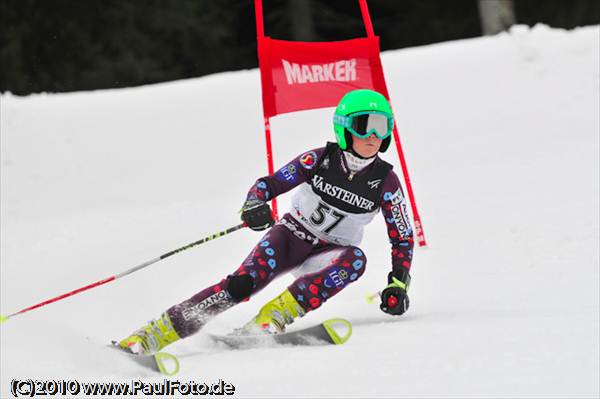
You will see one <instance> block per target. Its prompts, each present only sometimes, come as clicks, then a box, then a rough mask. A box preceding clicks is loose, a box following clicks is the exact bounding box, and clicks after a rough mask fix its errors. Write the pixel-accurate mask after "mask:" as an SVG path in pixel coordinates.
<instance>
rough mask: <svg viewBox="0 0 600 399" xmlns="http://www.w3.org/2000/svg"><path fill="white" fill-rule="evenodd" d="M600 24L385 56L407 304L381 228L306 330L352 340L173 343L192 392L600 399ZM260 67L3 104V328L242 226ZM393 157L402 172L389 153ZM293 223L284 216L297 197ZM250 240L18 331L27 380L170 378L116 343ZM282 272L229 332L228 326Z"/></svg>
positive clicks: (311, 125) (258, 161)
mask: <svg viewBox="0 0 600 399" xmlns="http://www.w3.org/2000/svg"><path fill="white" fill-rule="evenodd" d="M599 37H600V31H599V28H598V26H595V27H587V28H580V29H575V30H573V31H564V30H559V29H550V28H548V27H545V26H537V27H535V28H531V29H530V28H527V27H523V26H517V27H514V28H513V29H512V30H511V31H510V32H508V33H503V34H500V35H498V36H494V37H485V38H477V39H470V40H462V41H456V42H448V43H443V44H437V45H432V46H426V47H419V48H410V49H404V50H398V51H391V52H387V53H384V54H383V55H382V60H383V66H384V70H385V73H386V77H387V82H388V86H389V90H390V94H391V98H392V99H393V107H394V109H395V111H396V116H397V123H398V126H399V131H400V135H401V138H402V141H403V146H404V150H405V154H406V156H407V160H408V165H409V171H410V174H411V179H412V182H413V186H414V189H415V194H416V198H417V200H418V205H419V210H420V212H421V216H422V220H423V226H424V228H425V234H426V237H427V240H428V243H429V247H428V248H427V249H416V250H415V256H414V262H413V272H412V274H413V284H412V287H411V290H410V298H411V308H410V310H409V312H408V313H407V314H406V315H404V316H402V317H392V316H388V315H386V314H384V313H382V312H381V311H380V310H379V308H378V306H377V305H369V304H367V303H366V302H365V300H364V297H365V295H366V294H368V293H371V292H373V291H377V290H379V289H382V288H383V286H384V285H385V283H386V276H387V273H388V271H389V270H390V254H389V243H388V242H387V238H386V233H385V227H384V223H383V219H382V218H380V217H379V218H376V219H375V221H374V222H373V223H372V224H371V225H370V226H369V227H368V229H367V231H366V235H365V239H364V241H363V243H362V244H361V247H362V248H363V250H364V251H365V252H366V254H367V258H368V266H367V272H366V273H365V275H364V276H363V278H361V280H359V281H357V282H356V283H354V284H352V285H351V286H349V287H348V288H347V289H345V290H344V291H343V292H342V293H340V294H339V295H338V296H336V297H335V298H333V299H331V300H330V301H329V302H327V303H326V305H324V306H323V307H322V308H321V309H319V310H318V311H315V312H313V313H310V314H309V315H307V316H306V317H304V318H303V319H301V320H300V321H298V322H297V323H296V324H294V325H293V326H292V327H293V328H299V327H302V326H308V325H310V324H311V323H315V322H317V321H319V320H323V319H325V318H329V317H334V316H337V317H344V318H347V319H348V320H350V321H352V322H353V324H354V334H353V336H352V338H351V339H350V341H349V342H348V343H347V344H346V345H343V346H340V347H303V348H293V347H283V348H268V349H252V350H239V351H225V350H223V349H222V348H220V347H218V346H216V345H215V344H212V343H211V342H210V341H209V339H208V338H207V337H206V334H205V333H199V334H197V335H195V336H193V337H191V338H189V339H186V340H183V341H180V342H178V343H176V344H175V345H173V346H172V347H170V348H169V349H170V352H172V353H174V354H177V355H180V356H181V363H182V371H181V373H180V374H179V376H178V377H177V378H178V379H179V380H180V381H189V380H194V381H198V382H201V381H207V382H212V381H216V380H218V379H219V378H221V379H224V380H226V381H228V382H230V383H232V384H234V386H235V387H236V391H235V392H236V395H238V396H241V397H244V396H245V397H288V396H295V397H299V396H335V397H364V396H369V397H372V396H377V397H386V396H395V397H397V396H401V397H598V395H599V394H600V389H599V381H598V378H599V377H598V375H599V371H600V370H599V358H600V353H599V294H598V293H599V287H598V285H599V272H598V264H599V254H598V242H599V234H598V230H599V229H598V220H599V214H598V213H599V199H598V198H599V181H600V178H599V164H598V158H599V130H600V122H599V115H598V109H599V106H600V104H599V102H600V101H599V93H600V76H599V58H600V57H599V50H598V49H599V48H600V43H599V42H600V40H599ZM261 115H262V107H261V98H260V84H259V73H258V71H257V70H251V71H242V72H235V73H224V74H218V75H213V76H208V77H204V78H200V79H193V80H187V81H179V82H172V83H167V84H159V85H153V86H147V87H140V88H134V89H126V90H106V91H98V92H81V93H73V94H57V95H32V96H29V97H26V98H17V97H14V96H11V95H4V96H2V97H1V166H2V169H1V175H0V176H1V189H2V190H1V219H2V221H1V225H0V226H1V234H2V236H1V238H2V240H1V258H0V259H1V271H2V274H1V277H2V279H1V280H2V282H1V291H2V292H1V309H0V311H1V313H2V314H10V313H12V312H15V311H17V310H20V309H22V308H25V307H27V306H29V305H32V304H35V303H38V302H40V301H42V300H44V299H47V298H50V297H53V296H56V295H59V294H62V293H64V292H66V291H69V290H72V289H75V288H78V287H81V286H83V285H86V284H89V283H91V282H94V281H97V280H100V279H102V278H105V277H109V276H112V275H114V274H116V273H119V272H121V271H124V270H126V269H128V268H130V267H133V266H135V265H137V264H140V263H142V262H144V261H146V260H149V259H152V258H154V257H156V256H159V255H160V254H162V253H165V252H167V251H170V250H171V249H175V248H177V247H179V246H181V245H184V244H186V243H189V242H192V241H195V240H197V239H199V238H201V237H204V236H206V235H209V234H211V233H213V232H216V231H219V230H222V229H224V228H227V227H229V226H232V225H235V224H237V223H239V215H238V213H237V212H238V210H239V208H240V206H241V204H242V202H243V199H244V198H245V194H246V191H247V189H248V188H249V187H250V185H251V184H252V183H253V182H254V181H255V179H256V178H258V177H260V176H262V175H264V174H265V173H266V161H265V155H264V136H263V125H262V117H261ZM331 119H332V109H326V110H319V111H309V112H302V113H298V114H292V115H286V116H280V117H276V118H274V119H273V120H272V129H273V135H274V137H273V139H274V152H275V164H276V165H282V164H283V163H284V162H286V161H287V160H289V159H291V158H292V157H294V156H296V155H298V154H299V153H301V152H303V151H305V150H307V149H310V148H315V147H319V146H322V145H324V144H325V142H326V141H327V140H330V141H331V140H333V133H332V126H331ZM383 157H384V158H385V159H386V160H388V161H390V162H392V163H394V165H395V168H396V170H397V171H398V173H399V174H400V167H399V164H398V157H397V154H396V152H395V150H394V149H393V148H392V150H391V151H388V153H386V154H384V155H383ZM280 206H281V207H282V208H283V209H286V208H287V207H288V206H289V196H287V195H286V196H284V197H282V198H281V203H280ZM260 237H261V233H255V232H252V231H250V230H247V229H245V230H243V231H240V232H236V233H234V234H232V235H230V236H227V237H225V238H221V239H219V240H215V241H213V242H210V243H207V244H205V245H202V246H201V247H197V248H195V249H193V250H189V251H186V252H183V253H180V254H177V255H176V256H173V257H171V258H169V259H167V260H164V261H162V262H159V263H157V264H155V265H152V266H151V267H149V268H147V269H144V270H142V271H140V272H137V273H135V274H133V275H130V276H127V277H125V278H123V279H120V280H117V281H116V282H113V283H110V284H108V285H105V286H102V287H99V288H96V289H93V290H91V291H88V292H86V293H82V294H79V295H77V296H74V297H71V298H68V299H65V300H62V301H60V302H57V303H54V304H52V305H48V306H46V307H43V308H40V309H37V310H34V311H31V312H29V313H25V314H23V315H20V316H18V317H15V318H13V319H10V320H9V321H8V322H6V323H5V324H3V325H2V327H1V330H0V331H1V352H2V355H1V358H2V360H1V382H0V384H1V387H0V388H1V391H0V394H1V396H2V397H3V398H5V397H9V396H10V392H9V385H10V381H11V380H12V379H15V378H20V379H24V378H32V379H38V380H44V379H50V378H69V379H78V380H80V381H128V380H131V379H138V378H141V379H143V380H144V381H154V380H161V379H162V378H161V377H160V376H158V377H157V376H155V375H153V374H152V373H150V372H147V371H145V370H143V369H141V368H139V367H138V366H137V365H136V364H134V363H132V362H131V361H130V359H128V358H126V357H123V356H121V355H120V354H119V353H116V352H114V351H111V350H108V349H107V347H106V345H107V343H109V342H110V340H112V339H120V338H122V337H124V336H126V335H127V334H129V333H130V332H132V331H133V330H134V329H136V328H138V327H140V326H141V325H142V324H144V323H145V322H147V321H148V320H150V319H152V318H156V317H158V316H159V315H160V313H161V312H162V311H163V310H165V309H166V308H168V307H169V306H171V305H173V304H175V303H178V302H180V301H182V300H184V299H186V298H188V297H190V296H191V295H193V294H195V293H196V292H198V291H199V290H201V289H202V288H204V287H205V286H206V285H208V284H211V283H214V282H217V281H218V280H220V279H221V278H223V277H225V276H226V275H227V274H228V273H230V272H231V271H233V270H234V269H235V268H236V267H237V266H238V265H239V264H240V263H241V261H242V260H243V258H244V257H245V256H246V255H247V253H248V252H249V251H250V249H251V248H252V247H253V245H254V244H255V243H256V242H257V240H259V238H260ZM291 281H292V280H291V276H284V277H282V278H280V279H279V280H277V281H275V282H274V283H273V284H272V285H271V286H269V287H268V288H267V289H265V290H263V291H262V292H261V293H260V294H258V295H257V296H255V297H254V298H253V299H252V300H251V301H249V302H246V303H243V304H240V305H239V306H237V307H236V308H234V309H232V310H230V311H229V312H226V313H224V314H223V315H221V317H219V318H217V319H215V320H214V321H212V322H211V323H210V324H209V325H208V326H207V327H206V330H205V331H210V332H227V331H229V330H230V329H232V328H234V327H238V326H240V325H241V324H242V323H244V322H246V321H247V320H248V319H249V318H250V317H252V316H253V315H254V314H255V312H256V311H257V310H258V308H259V307H260V306H261V305H262V304H263V303H264V302H265V301H266V300H269V299H271V298H272V297H274V296H275V295H276V294H279V293H280V292H281V290H282V289H283V288H284V287H285V286H286V285H287V284H289V283H290V282H291Z"/></svg>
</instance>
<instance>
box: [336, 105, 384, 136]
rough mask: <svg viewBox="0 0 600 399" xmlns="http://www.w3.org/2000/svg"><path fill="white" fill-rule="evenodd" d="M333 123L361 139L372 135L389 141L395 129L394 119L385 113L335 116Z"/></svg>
mask: <svg viewBox="0 0 600 399" xmlns="http://www.w3.org/2000/svg"><path fill="white" fill-rule="evenodd" d="M333 121H334V123H336V124H338V125H340V126H343V127H345V128H346V129H348V131H349V132H350V133H352V134H353V135H354V136H356V137H360V138H361V139H364V138H367V137H369V136H370V135H372V134H375V136H377V138H379V139H381V140H383V139H387V138H388V137H390V135H391V134H392V130H393V129H394V118H392V117H391V116H390V115H388V114H386V113H383V112H374V111H365V112H356V113H354V114H350V115H348V116H344V115H338V114H335V115H334V116H333Z"/></svg>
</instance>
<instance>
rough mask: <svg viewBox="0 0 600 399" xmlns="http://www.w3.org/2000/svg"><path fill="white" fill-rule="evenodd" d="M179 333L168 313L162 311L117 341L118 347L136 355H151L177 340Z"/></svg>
mask: <svg viewBox="0 0 600 399" xmlns="http://www.w3.org/2000/svg"><path fill="white" fill-rule="evenodd" d="M179 339H180V338H179V335H177V332H176V331H175V329H174V328H173V325H172V324H171V320H170V319H169V315H167V313H166V312H165V313H163V314H162V315H161V317H160V318H159V319H158V320H152V321H150V322H149V323H148V324H146V325H145V326H144V327H142V328H140V329H139V330H137V331H135V332H134V333H133V334H131V335H130V336H128V337H127V338H125V339H123V340H121V341H120V342H119V347H120V348H122V349H124V350H126V351H127V352H130V353H133V354H136V355H153V354H155V353H157V352H158V351H160V350H161V349H162V348H164V347H165V346H167V345H169V344H172V343H173V342H175V341H178V340H179Z"/></svg>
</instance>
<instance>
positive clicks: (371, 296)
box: [365, 291, 381, 304]
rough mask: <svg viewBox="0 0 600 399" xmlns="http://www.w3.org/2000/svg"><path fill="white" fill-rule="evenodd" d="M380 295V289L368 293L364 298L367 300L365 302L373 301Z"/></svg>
mask: <svg viewBox="0 0 600 399" xmlns="http://www.w3.org/2000/svg"><path fill="white" fill-rule="evenodd" d="M380 297H381V291H377V292H374V293H372V294H368V295H367V296H366V297H365V299H366V301H367V303H369V304H371V303H374V302H375V299H377V298H380Z"/></svg>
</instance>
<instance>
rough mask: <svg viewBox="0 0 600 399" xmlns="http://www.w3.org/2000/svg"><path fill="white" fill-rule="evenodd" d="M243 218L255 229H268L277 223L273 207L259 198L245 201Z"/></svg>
mask: <svg viewBox="0 0 600 399" xmlns="http://www.w3.org/2000/svg"><path fill="white" fill-rule="evenodd" d="M242 220H243V221H244V223H246V224H247V225H248V227H250V228H251V229H252V230H254V231H261V230H264V229H268V228H269V227H271V226H273V224H274V223H275V221H274V220H273V216H272V215H271V207H269V205H268V204H267V203H266V202H264V201H261V200H259V199H251V200H248V201H246V202H245V203H244V206H243V207H242Z"/></svg>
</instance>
